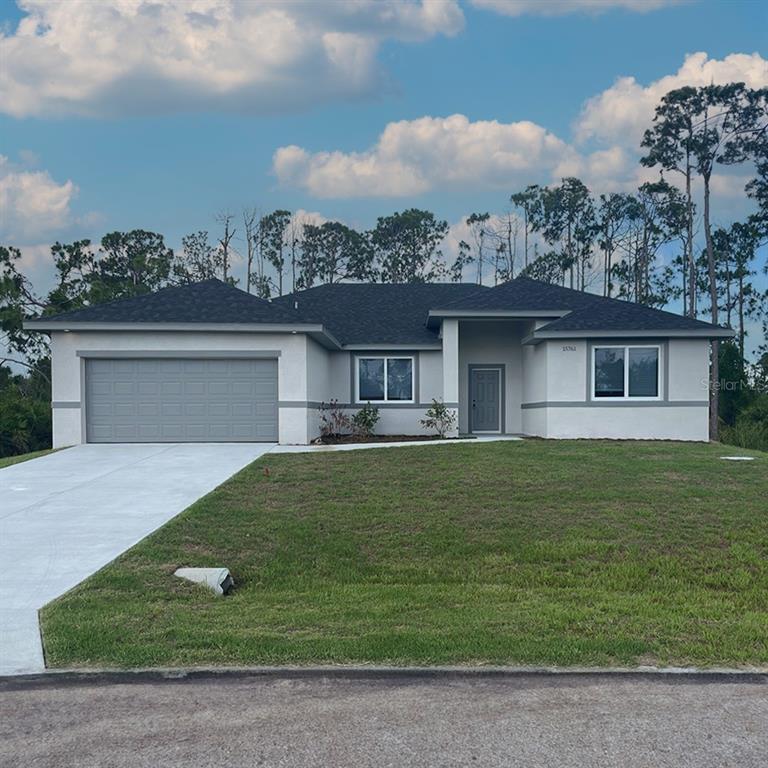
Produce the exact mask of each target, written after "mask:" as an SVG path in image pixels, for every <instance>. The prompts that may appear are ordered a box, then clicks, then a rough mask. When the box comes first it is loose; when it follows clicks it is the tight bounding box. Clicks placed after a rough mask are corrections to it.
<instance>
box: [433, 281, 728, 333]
mask: <svg viewBox="0 0 768 768" xmlns="http://www.w3.org/2000/svg"><path fill="white" fill-rule="evenodd" d="M433 310H446V311H449V312H459V311H466V312H467V313H468V314H471V313H472V312H473V311H475V312H491V311H518V312H547V311H550V310H551V311H552V312H553V314H559V313H561V312H567V314H565V315H564V316H563V317H561V318H559V319H557V320H553V321H551V322H549V323H548V324H547V325H546V327H545V328H542V329H541V330H542V331H651V332H656V331H688V330H691V331H705V330H712V329H713V328H719V327H720V326H714V325H712V324H711V323H706V322H704V321H702V320H693V319H692V318H690V317H683V316H682V315H676V314H674V313H673V312H665V311H663V310H660V309H653V308H651V307H646V306H643V305H642V304H634V303H632V302H629V301H623V300H621V299H608V298H605V297H604V296H597V295H596V294H594V293H587V292H585V291H575V290H572V289H570V288H564V287H562V286H559V285H551V284H550V283H543V282H540V281H538V280H532V279H530V278H527V277H518V278H515V279H514V280H510V281H509V282H507V283H502V284H501V285H499V286H496V287H495V288H490V289H488V290H486V291H483V292H481V293H475V294H472V295H470V296H467V297H464V298H462V299H459V300H458V301H454V302H452V303H450V304H444V305H441V306H440V307H433ZM436 314H438V315H439V312H436Z"/></svg>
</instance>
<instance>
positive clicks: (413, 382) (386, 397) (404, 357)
mask: <svg viewBox="0 0 768 768" xmlns="http://www.w3.org/2000/svg"><path fill="white" fill-rule="evenodd" d="M361 360H383V361H384V399H383V400H361V399H360V361H361ZM388 360H410V361H411V399H410V400H390V399H389V392H388V389H389V383H388V379H389V376H388V375H387V373H388V366H389V363H388V362H387V361H388ZM415 396H416V358H415V357H414V356H413V355H356V356H355V403H360V404H363V403H371V404H373V405H375V404H376V403H392V404H394V405H398V404H402V405H408V404H409V403H415V402H416V400H415Z"/></svg>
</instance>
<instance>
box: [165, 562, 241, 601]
mask: <svg viewBox="0 0 768 768" xmlns="http://www.w3.org/2000/svg"><path fill="white" fill-rule="evenodd" d="M173 575H174V576H178V577H179V578H180V579H186V580H187V581H191V582H193V583H195V584H202V585H203V586H204V587H208V589H210V590H211V591H213V592H214V593H215V594H217V595H226V594H227V592H229V591H230V590H231V589H232V587H234V586H235V581H234V579H233V578H232V576H231V574H230V573H229V569H228V568H178V569H176V571H174V573H173Z"/></svg>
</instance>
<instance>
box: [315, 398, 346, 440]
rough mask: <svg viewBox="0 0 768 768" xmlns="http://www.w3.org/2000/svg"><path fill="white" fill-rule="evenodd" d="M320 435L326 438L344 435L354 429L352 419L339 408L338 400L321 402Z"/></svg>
mask: <svg viewBox="0 0 768 768" xmlns="http://www.w3.org/2000/svg"><path fill="white" fill-rule="evenodd" d="M318 411H319V413H320V437H321V438H323V439H325V438H328V437H334V436H335V435H343V434H345V433H346V432H349V431H350V430H351V429H352V420H351V419H350V418H349V416H347V414H346V413H344V411H343V410H342V409H341V408H339V401H338V400H331V402H330V403H325V402H323V403H320V407H319V408H318Z"/></svg>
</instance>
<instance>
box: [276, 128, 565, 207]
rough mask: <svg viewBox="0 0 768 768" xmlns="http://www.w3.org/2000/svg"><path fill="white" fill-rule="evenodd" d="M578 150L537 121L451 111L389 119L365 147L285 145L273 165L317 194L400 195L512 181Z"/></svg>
mask: <svg viewBox="0 0 768 768" xmlns="http://www.w3.org/2000/svg"><path fill="white" fill-rule="evenodd" d="M571 155H573V150H572V149H571V148H570V147H569V146H568V145H567V144H566V143H565V142H564V141H562V140H561V139H559V138H558V137H557V136H555V135H554V134H553V133H550V132H549V131H547V130H546V129H544V128H542V127H541V126H539V125H536V124H535V123H532V122H528V121H521V122H515V123H500V122H498V121H496V120H478V121H475V122H472V121H470V120H469V118H467V117H466V116H464V115H451V116H450V117H422V118H419V119H417V120H401V121H399V122H394V123H389V124H388V125H387V126H386V128H385V129H384V131H383V133H382V134H381V136H380V137H379V140H378V141H377V143H376V144H375V146H373V147H372V148H370V149H368V150H366V151H364V152H349V153H345V152H339V151H336V152H315V153H310V152H308V151H307V150H305V149H303V148H302V147H297V146H287V147H281V148H280V149H278V150H277V152H275V155H274V158H273V169H274V172H275V174H276V175H277V177H278V179H279V180H280V182H281V183H283V184H289V185H293V186H299V187H303V188H304V189H306V190H308V191H309V192H310V193H311V194H313V195H315V196H316V197H398V196H407V195H416V194H420V193H422V192H426V191H427V190H429V189H432V188H434V187H435V186H439V185H462V186H465V187H466V186H470V187H476V186H478V185H479V186H489V185H490V186H500V187H501V186H508V185H509V184H510V183H514V181H515V180H516V179H517V180H520V181H524V180H526V179H530V178H531V177H532V176H536V177H539V176H541V175H542V174H547V172H548V171H549V172H552V171H555V170H556V169H558V168H560V167H561V166H563V165H564V164H565V163H566V162H567V161H568V159H569V158H570V157H571Z"/></svg>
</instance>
